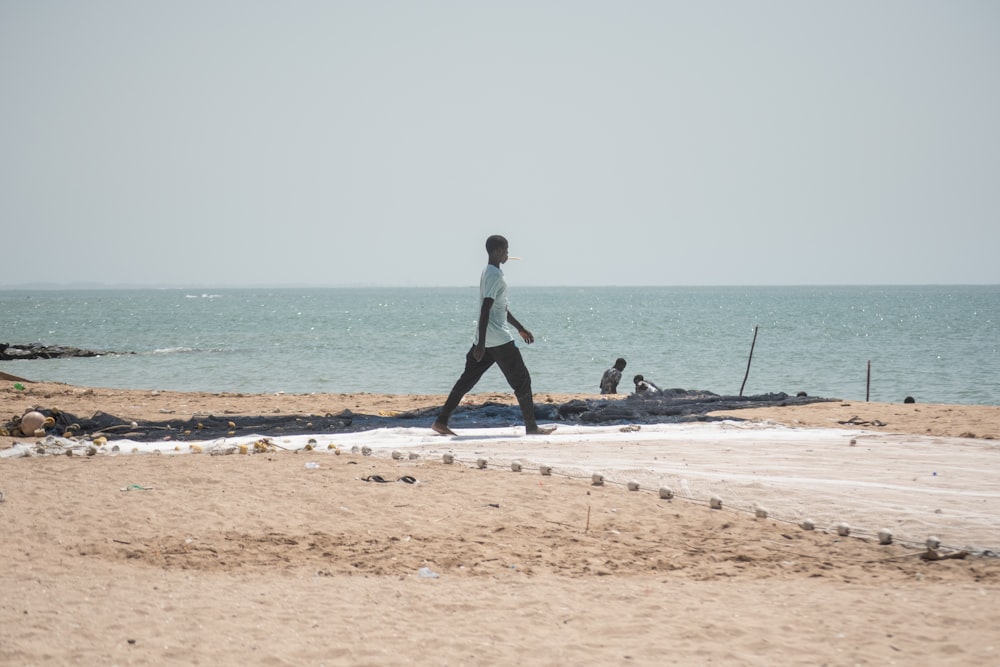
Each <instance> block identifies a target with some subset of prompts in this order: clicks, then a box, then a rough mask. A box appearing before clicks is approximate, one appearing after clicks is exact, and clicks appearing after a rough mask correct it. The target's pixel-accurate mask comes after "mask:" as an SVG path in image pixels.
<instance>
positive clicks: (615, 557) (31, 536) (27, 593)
mask: <svg viewBox="0 0 1000 667" xmlns="http://www.w3.org/2000/svg"><path fill="white" fill-rule="evenodd" d="M571 398H579V397H576V396H567V395H548V394H539V395H536V401H539V402H555V403H561V402H564V401H567V400H570V399H571ZM442 400H443V397H441V396H390V395H377V394H336V395H329V394H324V395H236V394H205V393H175V392H151V391H140V390H115V389H100V388H86V387H73V386H68V385H62V384H56V383H37V384H36V383H31V384H27V385H25V388H24V389H23V390H19V389H14V388H13V387H12V386H11V383H9V382H4V383H3V388H2V389H0V419H2V420H3V421H6V420H8V419H10V418H11V417H12V416H14V415H20V414H23V412H24V411H25V410H27V409H28V408H30V407H45V408H52V407H58V408H59V409H61V410H64V411H69V412H73V413H75V414H93V413H95V412H98V411H103V412H106V413H109V414H114V415H118V416H121V417H125V418H131V419H136V420H139V419H143V420H156V419H164V416H165V415H169V416H171V417H182V418H183V417H193V416H197V415H210V414H211V415H233V416H234V418H238V417H239V416H246V415H264V414H297V415H304V416H307V415H315V414H323V413H337V412H340V411H342V410H344V409H349V410H351V411H354V412H357V413H378V412H385V411H407V410H417V409H424V408H433V407H434V406H437V405H440V403H441V402H442ZM468 400H469V401H470V402H472V403H476V402H486V401H496V402H505V403H511V402H512V397H511V396H509V395H505V394H477V395H473V396H470V397H469V398H468ZM738 412H739V413H740V414H733V415H725V416H727V417H733V418H734V419H737V420H740V422H738V423H734V425H731V426H729V427H723V426H719V427H717V428H716V427H711V425H705V426H706V428H715V430H714V431H711V433H712V436H711V438H705V437H704V436H699V437H702V438H704V440H703V441H698V442H699V448H698V450H697V451H698V452H701V453H702V455H703V460H701V459H697V457H695V456H694V454H695V451H694V450H693V449H690V448H691V443H692V442H695V441H694V440H690V441H689V442H688V447H689V449H690V451H691V458H690V460H689V461H687V462H686V463H685V465H687V466H688V468H689V469H691V470H692V471H694V472H692V473H691V474H689V475H688V478H689V479H690V480H691V483H692V485H695V480H696V479H698V478H697V477H696V472H697V471H705V470H708V472H710V473H711V474H717V473H718V474H723V473H725V474H726V475H729V477H728V478H727V479H730V480H732V479H737V478H738V476H739V475H740V474H742V473H741V471H740V470H739V469H735V470H728V469H726V468H725V467H724V465H723V464H728V465H731V466H735V464H736V463H737V462H738V459H739V460H742V459H744V458H746V459H752V457H749V456H747V455H746V454H745V453H744V450H743V449H742V448H741V447H740V445H739V444H738V437H739V435H740V434H744V435H745V434H746V433H748V432H752V433H754V434H756V433H758V432H759V433H761V434H764V436H767V438H769V439H770V440H775V439H776V437H775V434H779V433H780V434H783V437H785V436H787V435H790V436H795V434H798V433H802V434H809V437H810V438H812V437H814V436H813V435H812V434H814V433H819V432H820V431H822V437H823V438H827V439H829V442H832V443H836V447H834V446H833V445H829V447H828V448H827V449H823V450H822V452H819V453H817V454H816V455H815V457H814V458H816V459H818V460H819V463H818V465H819V467H821V468H824V469H826V470H827V471H828V476H831V475H834V474H837V475H840V474H843V475H844V476H845V477H850V476H852V475H854V474H855V473H857V474H859V475H860V474H862V473H864V474H868V473H871V474H872V475H880V476H882V477H884V478H885V483H884V484H882V483H876V482H871V483H868V487H869V488H870V489H874V491H871V492H872V493H880V494H883V495H884V496H885V497H886V498H887V499H888V500H889V502H887V503H886V505H885V507H886V509H885V511H886V512H891V511H896V512H901V513H902V514H900V516H901V517H902V519H901V521H900V523H899V524H898V528H897V527H896V526H894V530H898V531H899V532H900V533H902V532H904V531H905V530H906V529H907V528H912V530H913V531H914V532H913V534H914V535H921V536H922V535H923V532H921V531H922V530H923V528H924V527H923V526H922V525H917V526H916V527H915V528H913V524H912V523H908V522H907V521H905V519H908V518H909V517H907V516H906V513H907V511H910V510H909V509H908V508H907V507H893V505H903V504H905V503H907V502H909V501H908V500H903V498H905V496H900V500H898V501H897V500H896V499H895V497H894V496H892V495H891V494H888V495H887V492H886V491H885V489H894V490H896V491H898V492H899V493H908V492H914V493H927V492H933V493H934V494H937V497H938V498H940V499H941V503H940V506H938V507H937V509H941V510H942V513H941V514H942V515H943V516H944V518H945V519H947V518H948V517H949V515H950V514H951V515H953V516H954V522H952V523H943V524H941V527H943V528H944V529H947V527H948V526H956V529H955V530H956V532H955V534H954V535H952V536H949V537H950V538H951V539H945V538H944V537H943V538H942V541H944V542H945V546H944V547H942V548H941V549H938V550H936V551H928V549H927V548H926V547H925V546H924V545H923V544H919V545H917V544H915V543H914V542H913V541H906V540H896V541H894V542H893V543H892V544H887V545H883V544H879V541H878V539H877V538H876V537H875V536H874V534H873V532H872V531H871V530H868V531H854V532H852V534H850V535H848V536H841V535H838V534H837V532H836V531H835V530H828V529H827V528H828V526H826V525H825V524H823V525H820V522H819V521H817V528H818V529H817V530H813V531H807V530H803V529H802V528H801V527H800V526H799V525H798V524H797V523H796V522H794V521H789V520H784V519H783V518H780V517H779V518H776V517H774V516H767V517H764V516H756V515H755V514H754V513H753V512H748V511H744V510H738V509H737V508H736V507H735V506H731V505H734V503H731V502H730V497H739V498H750V496H751V494H752V493H754V492H757V493H758V495H759V497H761V498H765V499H767V503H768V505H769V507H772V508H773V507H780V506H781V502H782V500H783V498H784V497H788V496H790V495H791V494H792V493H802V492H805V491H809V490H811V489H815V490H816V492H817V493H819V492H820V491H821V490H822V489H819V485H818V483H816V482H815V481H814V480H812V479H811V478H809V477H808V475H807V474H805V473H806V472H808V470H806V469H807V468H808V465H807V461H808V460H809V458H810V456H811V454H810V453H809V452H806V453H805V454H802V453H799V454H798V455H795V452H794V451H793V450H795V449H796V448H798V447H799V445H797V444H796V442H795V441H794V439H793V440H791V441H790V442H791V444H788V443H785V444H784V445H782V446H783V447H785V449H784V450H782V453H781V458H780V459H779V458H778V457H777V456H776V455H775V456H772V457H771V458H768V459H767V460H765V461H764V463H760V461H759V457H758V462H757V464H758V465H763V466H764V467H765V468H766V469H767V470H771V471H772V472H773V469H777V468H779V467H780V466H779V463H780V464H781V465H786V466H787V465H792V464H793V463H794V465H795V466H798V467H799V468H800V469H801V470H802V471H803V472H802V473H801V474H796V475H792V474H791V473H788V474H787V475H786V477H783V478H782V479H781V480H780V481H781V482H782V483H784V482H786V481H787V480H788V479H792V478H793V477H794V478H796V479H797V478H803V481H802V482H801V485H800V487H801V488H797V489H791V490H788V491H786V490H785V487H783V486H780V484H778V483H777V482H775V483H774V484H772V483H770V482H769V481H768V480H766V479H762V478H758V479H754V480H751V482H749V483H748V484H747V485H746V486H745V487H739V493H738V494H737V493H735V492H734V493H733V494H732V496H726V504H725V505H724V507H723V508H722V509H720V510H713V509H711V508H710V507H709V506H708V504H707V503H704V502H701V501H700V500H698V501H695V500H692V499H688V498H684V497H680V496H681V495H682V494H678V497H674V498H672V499H663V498H661V497H659V495H658V494H657V493H656V492H655V485H652V482H650V483H649V484H647V482H646V480H645V479H643V490H642V491H640V492H632V491H629V490H628V489H627V488H626V487H625V486H624V485H622V484H620V483H613V484H610V483H609V484H605V485H602V486H597V485H595V484H593V481H592V479H590V478H589V477H586V476H583V475H570V474H563V475H558V474H554V475H550V476H549V475H542V474H539V472H538V470H537V466H538V464H540V463H545V462H546V461H547V460H549V459H548V458H547V457H551V460H556V461H563V460H566V461H571V460H573V459H574V458H576V459H578V460H581V461H583V460H586V461H587V463H586V464H583V463H581V470H584V469H589V468H590V467H592V466H593V465H596V464H597V463H595V462H605V463H606V462H608V461H610V460H611V458H612V457H611V454H612V453H613V452H611V451H610V450H611V449H614V450H615V452H618V451H619V448H625V447H632V448H633V449H632V450H629V451H632V452H635V453H636V455H638V453H640V452H646V451H655V452H659V453H661V456H664V457H665V456H667V454H670V455H671V456H673V454H671V453H672V452H675V451H677V450H675V449H673V448H674V447H676V446H680V445H678V444H677V443H678V442H679V441H681V440H684V439H685V438H686V437H687V436H685V435H684V432H683V431H681V432H679V434H678V432H675V431H673V430H671V431H669V432H667V431H665V432H664V433H663V435H660V434H659V432H657V431H656V430H655V429H648V428H644V429H643V430H637V431H636V432H633V433H625V435H627V436H628V437H630V438H632V440H629V441H627V442H623V441H622V438H623V437H625V435H623V433H624V432H622V431H621V429H613V430H614V431H615V433H614V437H612V434H611V430H610V429H609V432H608V433H609V434H608V436H607V438H605V439H602V438H601V437H600V433H601V432H598V433H597V436H594V435H593V433H592V432H590V431H587V432H586V435H584V434H583V433H584V432H577V431H574V429H573V428H570V427H568V426H567V427H563V426H560V431H561V433H560V431H557V433H556V434H555V435H553V436H551V438H546V439H544V440H543V441H541V442H532V443H530V444H526V441H531V440H532V439H530V438H525V437H523V436H519V435H517V434H516V433H514V432H512V433H510V434H506V435H504V436H503V437H500V438H496V437H492V436H491V437H489V438H487V437H485V436H484V437H483V439H482V440H481V441H476V439H475V438H474V437H473V435H475V436H476V437H478V436H479V434H472V435H470V436H469V437H466V438H464V439H463V438H458V439H456V440H454V441H452V440H449V439H447V438H435V437H434V436H432V435H431V434H430V433H429V429H426V430H427V431H428V433H426V434H424V433H421V432H420V430H421V429H419V428H416V429H413V430H412V431H407V432H406V433H404V434H401V435H399V437H400V438H403V437H405V439H406V442H407V443H408V445H407V447H403V448H401V449H402V451H404V452H406V453H407V454H412V455H413V456H414V458H410V457H409V456H403V457H400V458H399V459H395V458H393V457H391V456H389V455H388V454H387V452H388V449H389V446H388V445H387V447H386V448H385V449H382V450H378V449H377V450H376V451H375V453H374V454H373V455H371V456H364V455H362V454H361V453H354V452H352V451H351V450H350V448H349V447H346V446H343V444H344V443H349V442H350V439H347V438H344V439H337V440H339V441H340V442H341V446H340V447H339V449H338V451H340V453H339V454H337V453H335V451H334V450H332V449H317V450H315V451H311V452H310V451H303V450H302V449H293V450H286V449H281V448H278V449H270V450H267V451H262V452H260V453H257V454H253V453H249V454H247V455H239V454H235V455H228V456H227V455H220V456H212V455H210V453H209V452H207V451H203V452H202V453H184V454H182V455H176V456H170V455H166V456H164V455H150V454H134V455H129V454H125V453H121V454H118V455H104V454H98V455H95V456H28V457H10V458H3V459H0V491H2V492H3V502H0V519H2V521H3V525H4V537H3V540H2V541H0V545H2V546H0V558H2V559H3V562H4V563H5V567H4V568H3V570H2V573H0V590H3V591H4V595H3V596H2V598H0V599H2V602H0V663H3V664H157V665H159V664H271V665H275V664H277V665H282V664H288V665H292V664H295V665H298V664H435V665H440V664H447V665H459V664H469V663H473V662H475V663H482V664H512V663H515V662H518V663H525V664H539V665H556V664H559V665H562V664H567V663H578V664H649V665H652V664H678V665H690V664H724V665H730V664H732V665H744V664H747V665H774V664H788V665H818V664H828V665H854V664H869V665H884V664H899V665H923V664H935V665H966V664H994V663H996V662H998V661H1000V656H998V653H1000V629H998V628H1000V610H998V609H997V607H996V605H995V604H994V602H993V601H994V599H995V597H996V595H997V594H998V593H1000V559H997V558H995V557H991V556H989V555H983V554H982V553H969V554H965V553H963V550H962V547H963V546H964V544H965V543H966V542H965V541H964V540H965V538H968V540H967V541H968V542H970V543H973V544H975V545H986V546H989V545H991V544H995V543H1000V538H998V539H995V540H994V539H993V537H992V535H993V534H994V533H997V532H1000V523H997V522H995V518H996V516H997V514H996V512H997V508H996V505H997V504H998V503H1000V495H996V496H995V495H994V494H1000V483H998V482H997V480H996V476H995V474H994V473H992V472H990V471H991V470H996V469H1000V466H998V465H997V458H998V457H1000V443H998V442H997V441H998V439H1000V407H995V406H959V405H921V404H876V403H859V402H840V401H835V402H830V403H817V404H813V405H806V406H796V407H784V408H782V407H775V408H760V409H750V410H739V411H738ZM427 425H428V426H429V423H428V424H427ZM750 429H758V431H751V430H750ZM692 433H693V432H692ZM640 436H642V437H641V438H640ZM691 437H692V438H693V437H694V435H692V436H691ZM815 437H816V438H819V437H820V436H815ZM852 440H854V441H856V443H855V445H856V446H855V445H852V444H850V441H852ZM25 441H34V439H30V438H25V437H23V436H11V435H5V436H0V450H5V449H9V448H11V447H12V446H14V445H15V443H23V442H25ZM323 442H326V440H323ZM331 442H332V441H331ZM387 442H395V441H392V440H391V439H387ZM809 442H813V440H809ZM815 442H823V443H825V442H827V440H815ZM682 444H683V443H682ZM756 446H758V445H755V447H756ZM826 446H827V445H824V447H826ZM393 447H395V446H394V445H393ZM525 447H531V449H530V450H526V449H524V448H525ZM710 447H715V448H720V449H710ZM648 448H656V449H655V450H648ZM251 451H252V450H251ZM447 451H455V452H457V453H458V454H459V455H458V456H457V457H456V458H457V460H456V462H455V463H452V464H446V463H444V461H443V459H442V457H441V452H447ZM664 452H666V453H667V454H663V453H664ZM834 453H835V454H836V457H841V458H835V457H834ZM862 453H863V455H862ZM820 454H822V456H820ZM508 455H517V456H518V457H519V458H522V459H524V460H526V461H527V462H528V463H530V465H526V466H525V469H524V471H523V472H520V473H518V472H514V471H513V470H512V469H511V468H510V467H509V466H507V465H506V463H507V462H508V458H509V456H508ZM615 455H616V456H622V454H620V453H619V454H615ZM793 455H794V456H797V458H794V460H793V459H792V458H791V457H793ZM477 456H479V457H483V458H485V459H486V460H488V461H489V462H490V465H489V466H488V467H487V468H486V469H482V470H481V469H478V468H477V467H476V465H475V461H476V457H477ZM727 457H728V458H729V459H730V460H725V459H726V458H727ZM876 457H878V458H876ZM949 460H950V463H949ZM789 461H791V462H792V463H789ZM307 463H314V464H315V466H307V465H306V464H307ZM555 465H557V466H562V467H563V468H565V469H568V466H569V463H567V464H555ZM949 465H950V467H948V466H949ZM837 466H843V467H842V468H838V467H837ZM930 466H941V467H940V468H938V467H935V468H934V470H933V472H935V473H942V474H938V475H935V476H934V477H933V478H932V477H930V475H931V471H930V470H928V467H930ZM696 469H697V470H696ZM855 469H861V470H855ZM864 469H871V470H864ZM719 471H721V472H719ZM831 471H832V472H831ZM945 472H946V473H947V474H944V473H945ZM621 474H622V475H626V476H637V475H638V473H637V472H636V471H633V470H628V469H627V468H623V469H622V470H621ZM663 474H664V475H667V474H668V473H663ZM895 475H898V476H899V478H900V479H901V480H904V481H899V480H897V479H895V477H890V476H895ZM921 475H923V476H921ZM376 476H377V477H379V478H381V479H384V480H385V483H380V482H377V481H374V479H375V477H376ZM910 477H912V481H911V480H910ZM623 479H624V477H623ZM707 479H709V480H711V477H707ZM873 479H875V480H876V481H877V480H878V479H881V478H880V477H878V476H876V477H874V478H873ZM366 480H368V481H366ZM408 482H412V483H408ZM904 482H905V483H904ZM734 484H735V482H731V483H730V485H729V487H727V488H730V489H732V488H735V486H734ZM930 485H935V486H933V487H931V486H930ZM775 489H777V492H775ZM838 493H841V494H842V495H843V496H844V498H845V501H844V502H845V507H847V506H849V502H848V501H849V500H850V498H853V497H855V496H859V495H860V496H863V495H864V494H863V493H861V491H858V490H857V489H855V488H853V487H850V488H844V489H842V490H839V491H838ZM973 495H974V496H975V497H972V496H973ZM966 496H969V497H966ZM917 497H923V496H917ZM946 501H947V502H946ZM972 502H976V503H980V505H981V506H982V509H981V510H977V511H976V512H972V511H970V510H969V509H968V507H969V505H967V504H966V503H972ZM948 503H951V504H948ZM821 504H828V501H826V500H824V501H822V503H821ZM977 507H979V506H977ZM934 511H935V510H934V509H930V510H929V513H930V514H932V515H933V514H934ZM974 515H975V516H974ZM861 516H862V519H859V521H862V522H863V521H864V515H861ZM885 516H888V514H886V515H885ZM932 518H933V517H932ZM976 519H978V522H977V521H976ZM963 521H965V522H964V523H963ZM854 523H855V521H853V520H852V525H854ZM876 526H881V524H875V523H872V524H871V526H869V528H871V527H876ZM991 529H992V532H991Z"/></svg>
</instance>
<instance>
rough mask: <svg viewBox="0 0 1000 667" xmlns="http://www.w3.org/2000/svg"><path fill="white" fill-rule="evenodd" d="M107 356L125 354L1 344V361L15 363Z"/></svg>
mask: <svg viewBox="0 0 1000 667" xmlns="http://www.w3.org/2000/svg"><path fill="white" fill-rule="evenodd" d="M105 354H123V353H121V352H99V351H97V350H84V349H81V348H79V347H70V346H68V345H42V344H41V343H28V344H27V345H18V344H11V343H0V361H15V360H18V359H68V358H70V357H99V356H101V355H105ZM124 354H131V353H124Z"/></svg>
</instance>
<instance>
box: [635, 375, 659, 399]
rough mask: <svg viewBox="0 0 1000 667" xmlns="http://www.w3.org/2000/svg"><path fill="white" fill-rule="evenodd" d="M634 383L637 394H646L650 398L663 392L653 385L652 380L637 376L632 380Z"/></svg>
mask: <svg viewBox="0 0 1000 667" xmlns="http://www.w3.org/2000/svg"><path fill="white" fill-rule="evenodd" d="M632 382H634V383H635V393H637V394H645V395H647V396H648V395H651V394H659V393H662V390H661V389H660V388H659V387H657V386H656V385H655V384H653V382H652V381H651V380H647V379H646V378H644V377H642V376H641V375H636V376H635V377H634V378H632Z"/></svg>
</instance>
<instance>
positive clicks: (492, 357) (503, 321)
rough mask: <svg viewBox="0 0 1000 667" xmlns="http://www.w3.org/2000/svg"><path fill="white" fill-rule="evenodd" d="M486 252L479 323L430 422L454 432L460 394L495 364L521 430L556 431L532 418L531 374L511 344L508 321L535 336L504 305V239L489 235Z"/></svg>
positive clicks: (532, 432) (529, 337)
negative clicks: (461, 368)
mask: <svg viewBox="0 0 1000 667" xmlns="http://www.w3.org/2000/svg"><path fill="white" fill-rule="evenodd" d="M486 253H487V254H488V255H489V263H487V264H486V268H484V269H483V273H482V275H481V276H480V277H479V322H478V323H477V326H476V337H475V342H474V343H473V344H472V347H471V348H469V352H468V353H467V354H466V355H465V370H464V371H463V372H462V375H461V377H459V378H458V380H457V381H456V382H455V386H454V387H452V390H451V393H450V394H448V398H447V400H445V402H444V406H443V407H442V408H441V412H440V413H438V417H437V420H435V422H434V423H433V424H432V425H431V428H432V429H434V432H435V433H438V434H440V435H455V432H454V431H452V430H451V429H450V428H448V420H449V419H450V418H451V414H452V413H453V412H454V411H455V409H456V408H457V407H458V404H459V402H461V400H462V397H463V396H465V395H466V394H467V393H469V392H470V391H471V390H472V388H473V387H475V386H476V383H477V382H479V379H480V378H481V377H483V374H484V373H486V371H488V370H489V369H490V366H492V365H493V364H494V363H495V364H496V365H497V366H499V367H500V370H501V371H502V372H503V376H504V377H505V378H506V379H507V383H508V384H509V385H510V386H511V389H513V390H514V396H516V397H517V404H518V405H519V406H520V407H521V415H522V416H523V417H524V430H525V433H527V434H528V435H547V434H549V433H551V432H552V431H554V430H556V427H555V426H545V427H542V426H539V425H538V424H537V422H536V421H535V402H534V399H533V397H532V394H531V375H530V374H529V373H528V368H527V367H526V366H525V365H524V359H523V358H522V357H521V351H520V350H519V349H517V345H516V344H515V343H514V337H513V336H512V335H511V333H510V330H509V329H508V328H507V324H508V323H510V324H512V325H514V328H515V329H517V332H518V333H519V334H520V335H521V338H522V339H524V342H525V343H528V344H529V345H530V344H531V343H534V342H535V337H534V336H533V335H532V334H531V332H530V331H528V330H527V329H525V328H524V327H523V326H522V325H521V323H520V322H518V321H517V319H515V317H514V315H513V314H512V313H511V312H510V310H508V308H507V281H506V280H504V277H503V271H502V270H500V265H501V264H503V263H504V262H506V261H507V259H508V255H507V239H505V238H504V237H502V236H496V235H495V236H491V237H489V238H488V239H486Z"/></svg>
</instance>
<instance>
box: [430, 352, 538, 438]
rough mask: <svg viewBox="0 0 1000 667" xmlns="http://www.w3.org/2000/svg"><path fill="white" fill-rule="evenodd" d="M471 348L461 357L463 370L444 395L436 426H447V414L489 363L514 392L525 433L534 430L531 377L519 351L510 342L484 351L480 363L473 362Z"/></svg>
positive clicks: (470, 388) (472, 385)
mask: <svg viewBox="0 0 1000 667" xmlns="http://www.w3.org/2000/svg"><path fill="white" fill-rule="evenodd" d="M474 349H476V346H475V345H473V346H472V347H470V348H469V352H468V354H466V355H465V370H464V371H463V372H462V377H460V378H458V381H457V382H455V386H454V387H452V389H451V393H450V394H448V400H446V401H445V402H444V407H443V408H441V412H440V414H438V418H437V421H438V423H440V424H447V423H448V420H449V419H450V418H451V413H453V412H454V411H455V408H457V407H458V404H459V403H460V402H461V400H462V397H463V396H465V395H466V394H467V393H469V392H470V391H472V388H473V387H475V386H476V383H477V382H479V378H481V377H483V374H484V373H486V371H488V370H489V369H490V367H491V366H492V365H493V364H496V365H497V366H499V367H500V370H501V371H502V372H503V376H504V377H505V378H507V384H509V385H510V388H511V389H513V390H514V396H516V397H517V404H518V405H520V406H521V414H522V415H523V416H524V427H525V428H526V429H527V430H529V431H533V430H535V429H536V428H537V427H538V424H537V423H536V422H535V403H534V401H533V400H532V398H531V375H530V374H529V373H528V367H527V366H525V365H524V359H523V358H521V351H520V350H519V349H517V345H515V344H514V341H511V342H509V343H505V344H503V345H497V346H496V347H488V348H486V353H485V354H484V355H483V360H482V361H476V358H475V357H474V356H472V351H473V350H474Z"/></svg>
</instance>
